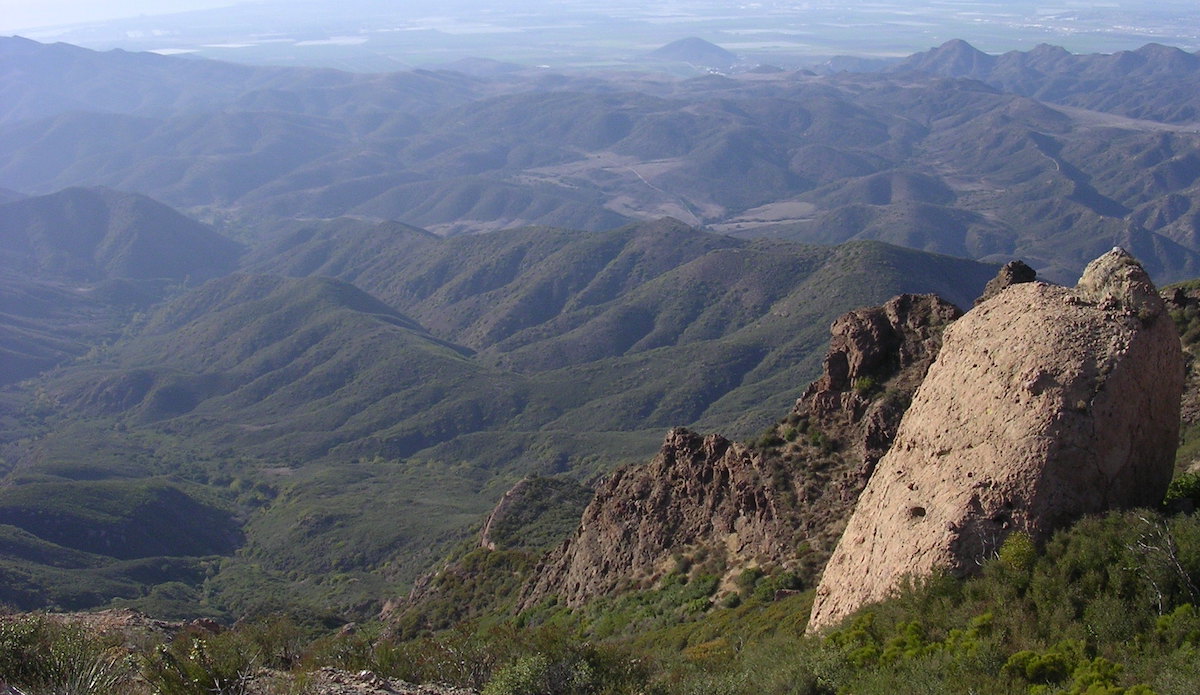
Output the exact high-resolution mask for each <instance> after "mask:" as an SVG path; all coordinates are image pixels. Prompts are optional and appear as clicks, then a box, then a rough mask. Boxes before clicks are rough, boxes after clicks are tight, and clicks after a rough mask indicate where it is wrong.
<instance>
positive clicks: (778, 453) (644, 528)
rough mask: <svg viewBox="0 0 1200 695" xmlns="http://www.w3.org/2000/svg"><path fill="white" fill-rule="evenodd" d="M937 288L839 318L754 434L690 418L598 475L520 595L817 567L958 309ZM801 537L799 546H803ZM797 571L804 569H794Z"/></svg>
mask: <svg viewBox="0 0 1200 695" xmlns="http://www.w3.org/2000/svg"><path fill="white" fill-rule="evenodd" d="M960 313H961V312H960V311H959V310H958V309H957V308H955V307H954V306H953V305H952V304H949V303H948V302H945V301H943V300H941V299H939V298H938V297H936V296H933V295H901V296H899V297H896V298H894V299H892V300H890V301H889V302H887V303H886V304H885V305H883V306H882V307H873V308H868V309H859V310H855V311H852V312H849V313H847V314H845V315H843V316H841V317H840V318H838V319H837V320H836V321H835V322H834V323H833V326H832V328H831V332H832V333H833V338H832V341H831V345H830V349H829V353H828V355H827V357H826V359H825V371H824V374H823V375H822V377H821V378H820V379H818V380H817V381H816V382H814V383H813V384H812V385H811V386H810V387H809V388H808V390H807V391H806V392H805V394H804V396H803V397H802V398H801V399H800V400H799V401H797V403H796V407H795V409H794V410H793V412H792V413H790V414H789V415H788V416H787V417H786V418H784V420H783V421H781V422H780V423H779V424H778V425H777V426H776V427H774V428H773V429H772V430H770V431H769V432H768V433H767V434H766V435H764V437H763V438H762V439H760V440H759V441H758V442H757V443H755V444H753V445H749V446H748V445H743V444H739V443H735V442H731V441H729V440H727V439H725V438H723V437H720V436H717V435H709V436H701V435H698V434H695V433H693V432H690V431H688V430H686V429H675V430H672V431H671V432H670V433H668V435H667V437H666V440H665V441H664V443H663V446H662V449H661V450H660V452H659V454H658V456H657V457H655V459H654V460H653V461H651V462H650V463H649V464H646V465H641V466H632V467H627V468H623V469H621V470H618V471H617V472H615V473H614V474H613V475H612V476H611V477H609V478H608V479H607V480H605V481H604V482H603V483H601V485H600V486H599V488H598V490H597V492H596V495H595V497H594V498H593V500H592V502H591V503H590V504H589V505H588V507H587V509H586V510H585V511H584V514H583V518H582V521H581V523H580V525H579V527H578V529H577V530H576V531H575V533H574V535H573V536H572V537H571V538H570V539H568V540H567V541H566V542H565V543H564V544H563V545H561V546H560V547H559V548H558V549H556V550H555V551H553V552H551V553H550V554H549V555H548V556H547V558H546V559H545V560H544V561H543V563H542V564H541V566H540V567H539V568H538V570H537V571H536V572H535V576H534V579H533V581H532V582H531V583H530V585H529V586H528V587H527V590H526V591H525V594H524V597H523V599H522V605H524V606H530V605H533V604H535V603H537V602H538V601H539V600H541V599H542V598H544V597H546V596H549V595H555V596H557V597H558V598H559V600H561V601H564V602H565V603H567V604H568V605H578V604H580V603H583V602H584V601H586V600H588V599H590V598H593V597H596V596H600V595H603V594H607V593H610V592H613V591H616V590H619V589H622V588H645V587H648V586H651V585H653V583H654V582H655V581H657V580H658V579H659V578H660V577H662V576H663V575H665V574H667V573H669V572H672V571H676V570H678V569H680V568H679V567H678V566H677V565H678V560H679V558H680V557H681V556H682V557H684V558H688V559H693V558H695V557H699V556H703V557H706V558H713V557H716V556H720V558H721V562H720V563H719V564H720V565H721V566H723V567H725V568H726V570H727V578H729V577H731V576H732V574H733V573H735V572H738V571H740V570H741V569H742V568H745V567H749V566H767V565H770V566H775V567H779V568H787V569H792V570H797V569H800V570H802V569H803V568H804V567H808V568H811V571H810V572H809V574H810V575H814V576H811V577H810V578H815V571H816V568H817V567H819V566H820V564H821V563H822V562H823V561H824V559H825V558H826V557H828V553H829V552H830V551H831V550H832V548H833V544H834V541H835V540H836V538H837V537H838V534H839V533H840V532H841V529H842V526H843V525H844V523H845V520H846V518H847V516H848V515H849V513H850V510H851V509H852V508H853V506H854V502H855V500H856V499H857V498H858V495H859V493H860V492H861V490H862V488H863V486H864V485H865V484H866V481H867V480H868V479H869V477H870V475H871V471H872V470H874V467H875V463H876V461H878V460H879V457H880V456H882V455H883V453H884V452H885V451H886V450H887V448H888V446H889V444H890V443H891V438H892V436H893V435H894V433H895V430H896V427H897V425H898V424H899V422H900V417H901V415H903V413H904V409H905V408H906V407H907V405H908V402H909V399H910V397H911V394H912V391H913V389H915V388H916V385H917V384H919V383H920V381H921V379H922V378H923V377H924V374H925V371H926V370H927V369H928V367H929V364H930V363H931V362H932V361H933V359H934V357H935V356H936V355H937V351H938V349H939V347H940V345H941V332H942V330H943V329H944V328H945V326H946V325H947V324H948V323H949V322H950V321H952V320H953V319H954V318H956V317H957V316H959V315H960ZM798 548H804V550H803V551H798V550H797V549H798ZM799 573H800V574H801V575H802V576H803V575H804V571H800V572H799Z"/></svg>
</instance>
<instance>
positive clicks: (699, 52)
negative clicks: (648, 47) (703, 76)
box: [647, 36, 738, 68]
mask: <svg viewBox="0 0 1200 695" xmlns="http://www.w3.org/2000/svg"><path fill="white" fill-rule="evenodd" d="M647 56H649V57H650V58H654V59H656V60H674V61H679V62H681V63H691V64H692V65H702V66H706V67H711V68H728V67H730V66H731V65H733V64H734V63H736V62H737V60H738V58H737V56H736V55H734V54H733V53H730V52H729V51H727V50H725V49H724V48H721V47H720V46H718V45H716V44H714V43H711V42H709V41H705V40H704V39H701V38H698V37H695V36H690V37H688V38H686V39H679V40H678V41H672V42H671V43H669V44H667V45H665V46H663V47H662V48H658V49H655V50H653V51H651V52H650V53H648V54H647Z"/></svg>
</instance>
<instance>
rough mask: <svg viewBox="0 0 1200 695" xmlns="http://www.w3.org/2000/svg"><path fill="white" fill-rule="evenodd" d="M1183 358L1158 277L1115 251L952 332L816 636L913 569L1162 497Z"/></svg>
mask: <svg viewBox="0 0 1200 695" xmlns="http://www.w3.org/2000/svg"><path fill="white" fill-rule="evenodd" d="M1182 385H1183V361H1182V353H1181V350H1180V345H1179V338H1178V336H1177V335H1176V332H1175V328H1174V325H1173V323H1172V321H1171V319H1170V317H1169V315H1167V313H1166V312H1165V310H1164V306H1163V303H1162V300H1161V299H1160V298H1159V296H1158V294H1157V292H1155V290H1154V287H1153V285H1152V284H1151V283H1150V280H1149V278H1148V277H1147V276H1146V273H1145V272H1144V271H1143V270H1142V269H1141V267H1140V266H1138V265H1137V263H1136V261H1134V260H1133V259H1132V258H1131V257H1130V256H1129V255H1128V254H1126V253H1125V252H1124V251H1121V250H1120V249H1114V250H1113V251H1112V252H1110V253H1108V254H1105V255H1104V256H1102V257H1101V258H1099V259H1097V260H1096V261H1093V262H1092V264H1090V265H1089V266H1088V268H1087V270H1086V271H1085V272H1084V276H1083V277H1082V278H1081V279H1080V282H1079V284H1078V286H1077V287H1076V288H1075V289H1068V288H1064V287H1058V286H1054V285H1048V284H1045V283H1040V282H1035V283H1025V284H1017V285H1012V286H1009V287H1007V288H1006V289H1004V290H1003V291H1002V292H1000V293H999V294H998V295H996V296H995V297H993V298H991V299H989V300H988V301H986V302H984V303H981V304H980V305H978V306H977V307H976V308H975V309H973V310H972V311H970V312H968V313H967V314H966V315H965V316H963V318H961V319H959V320H958V321H957V322H955V323H954V324H953V325H952V326H950V328H948V329H947V330H946V332H945V334H944V338H943V346H942V350H941V353H940V354H939V356H938V359H937V361H936V362H935V363H934V364H933V366H932V367H931V368H930V369H929V372H928V376H927V377H926V379H925V381H924V383H923V384H922V385H921V386H920V388H919V389H918V390H917V392H916V394H915V396H914V398H913V403H912V406H911V407H910V408H909V410H908V411H907V413H905V415H904V418H903V420H902V422H901V424H900V428H899V431H898V433H897V436H896V439H895V442H894V443H893V445H892V448H891V450H889V452H888V453H887V454H886V455H885V456H884V457H883V458H882V459H881V460H880V462H879V464H878V466H877V468H876V471H875V474H874V476H873V477H872V478H871V480H870V482H869V483H868V485H867V487H866V489H865V490H864V491H863V494H862V496H861V497H860V498H859V501H858V504H857V506H856V507H855V511H854V513H853V515H852V516H851V518H850V521H849V523H848V524H847V527H846V530H845V532H844V534H843V536H842V538H841V540H840V542H839V543H838V546H837V548H836V549H835V551H834V553H833V556H832V557H831V559H830V561H829V563H828V565H827V566H826V568H825V572H824V575H823V577H822V580H821V584H820V586H819V587H818V589H817V596H816V599H815V602H814V605H813V612H812V617H811V619H810V622H809V631H810V632H812V631H817V630H820V629H823V628H826V627H829V626H832V625H834V624H836V623H837V622H839V621H840V620H841V619H842V618H844V617H846V616H848V615H849V614H851V613H853V612H854V611H855V610H857V609H858V608H860V607H861V606H863V605H864V604H867V603H872V602H876V601H880V600H883V599H885V598H887V597H888V596H889V595H890V594H891V593H892V592H893V591H894V590H895V589H896V587H897V586H898V585H899V583H900V582H901V581H903V579H904V578H905V577H906V576H913V577H918V578H919V577H923V576H927V575H929V574H930V573H932V572H933V571H935V570H938V569H947V570H950V571H952V572H955V573H960V574H961V573H967V572H970V571H972V570H973V569H976V568H977V567H978V566H979V565H980V563H982V562H983V560H984V559H985V558H987V557H989V556H990V555H992V554H993V553H994V552H995V551H996V550H997V549H998V548H999V546H1000V544H1001V543H1002V542H1003V541H1004V539H1005V538H1006V537H1007V536H1008V535H1009V534H1010V533H1012V532H1013V531H1016V530H1020V531H1023V532H1026V533H1028V534H1030V535H1031V536H1032V537H1034V538H1035V539H1043V538H1045V537H1047V536H1048V534H1050V533H1051V532H1052V531H1053V530H1054V529H1056V528H1059V527H1061V526H1062V525H1064V524H1066V523H1068V522H1070V521H1072V520H1074V519H1076V518H1078V517H1079V516H1081V515H1084V514H1088V513H1093V512H1100V511H1104V510H1107V509H1111V508H1119V507H1132V506H1139V505H1151V504H1156V503H1157V502H1158V501H1159V500H1160V499H1161V498H1162V495H1163V493H1164V491H1165V489H1166V486H1167V484H1168V483H1169V482H1170V479H1171V475H1172V471H1173V464H1174V453H1175V447H1176V443H1177V440H1178V432H1179V402H1180V393H1181V391H1182Z"/></svg>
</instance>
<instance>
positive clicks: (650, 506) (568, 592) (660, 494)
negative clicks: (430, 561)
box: [523, 428, 790, 605]
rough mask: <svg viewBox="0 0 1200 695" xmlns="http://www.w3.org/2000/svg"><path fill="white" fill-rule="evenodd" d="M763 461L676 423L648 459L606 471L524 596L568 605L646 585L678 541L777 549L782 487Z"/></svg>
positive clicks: (746, 554) (734, 551)
mask: <svg viewBox="0 0 1200 695" xmlns="http://www.w3.org/2000/svg"><path fill="white" fill-rule="evenodd" d="M770 479H771V478H770V475H769V474H768V472H767V471H766V470H765V469H764V468H763V465H762V463H761V461H760V460H759V459H758V458H757V457H755V456H753V455H752V453H751V451H750V450H749V449H747V448H746V447H744V446H742V445H741V444H737V443H735V442H731V441H729V440H727V439H725V438H724V437H720V436H717V435H709V436H707V437H701V436H700V435H698V434H695V433H693V432H691V431H689V430H686V429H683V428H678V429H674V430H671V432H670V433H669V434H668V435H667V437H666V440H665V441H664V442H663V446H662V449H661V451H660V452H659V454H658V456H656V457H655V458H654V460H653V461H651V462H650V463H649V464H648V465H646V466H634V467H628V468H623V469H620V470H618V471H617V472H615V473H614V474H613V475H612V476H611V477H610V478H608V479H607V480H605V481H604V482H603V483H602V484H601V485H600V487H599V489H597V490H596V496H595V498H594V499H593V500H592V503H591V504H590V505H588V508H587V509H586V510H585V511H584V514H583V519H582V520H581V522H580V525H579V528H578V529H577V530H576V532H575V534H574V536H572V538H571V539H570V540H569V541H568V542H567V543H565V544H564V545H563V546H562V547H561V548H559V550H558V551H556V552H554V553H551V555H550V557H549V558H548V560H547V562H546V564H545V565H544V566H543V567H542V568H540V569H539V571H538V576H537V578H536V579H535V582H534V584H533V585H532V586H531V587H530V588H529V589H528V591H527V593H526V596H525V600H524V601H523V603H524V604H525V605H531V604H532V603H535V602H536V601H537V600H538V599H540V598H541V597H543V596H545V595H548V594H551V593H553V594H557V595H558V596H559V598H560V599H561V600H563V601H564V602H566V603H567V604H568V605H579V604H580V603H583V602H584V601H585V600H586V599H588V598H592V597H595V596H599V595H603V594H606V593H609V592H611V591H614V590H615V589H617V588H619V587H621V586H629V587H636V586H639V585H648V584H649V583H650V582H652V581H653V580H654V579H656V578H657V577H656V576H655V575H656V574H657V573H661V572H663V571H666V570H667V569H669V568H664V567H663V566H662V565H663V563H664V561H665V560H669V559H670V554H671V551H672V550H675V549H677V548H680V547H683V546H685V545H687V544H689V543H696V542H700V541H720V542H722V543H724V544H725V546H726V549H727V550H728V552H729V555H730V556H731V557H733V558H736V559H743V560H749V559H751V558H755V557H758V556H769V557H779V556H781V555H783V554H785V553H786V552H787V551H788V550H790V548H789V547H788V545H787V543H788V540H789V539H790V534H788V533H787V532H786V525H784V524H782V519H781V518H780V513H779V511H780V510H779V502H778V499H777V498H778V497H779V494H778V492H777V491H775V490H774V489H773V488H771V486H770V485H769V481H770Z"/></svg>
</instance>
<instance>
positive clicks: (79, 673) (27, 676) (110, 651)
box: [0, 616, 135, 695]
mask: <svg viewBox="0 0 1200 695" xmlns="http://www.w3.org/2000/svg"><path fill="white" fill-rule="evenodd" d="M134 675H135V672H134V665H133V659H132V657H131V656H130V654H129V652H128V651H127V650H125V649H123V648H121V647H120V646H119V645H117V644H114V643H113V642H112V641H111V640H108V639H105V638H104V637H102V636H98V635H96V634H94V633H91V632H88V631H87V630H85V629H83V628H81V627H77V626H73V625H64V624H61V623H58V622H55V621H51V620H49V619H46V618H42V617H40V616H22V617H18V618H10V619H6V620H4V621H3V622H0V681H5V682H8V683H9V684H12V685H16V686H18V687H20V688H23V689H25V690H27V691H28V692H30V693H36V694H41V693H47V694H54V693H63V694H69V695H116V694H117V693H125V692H128V688H129V686H130V684H131V683H132V681H133V677H134Z"/></svg>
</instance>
